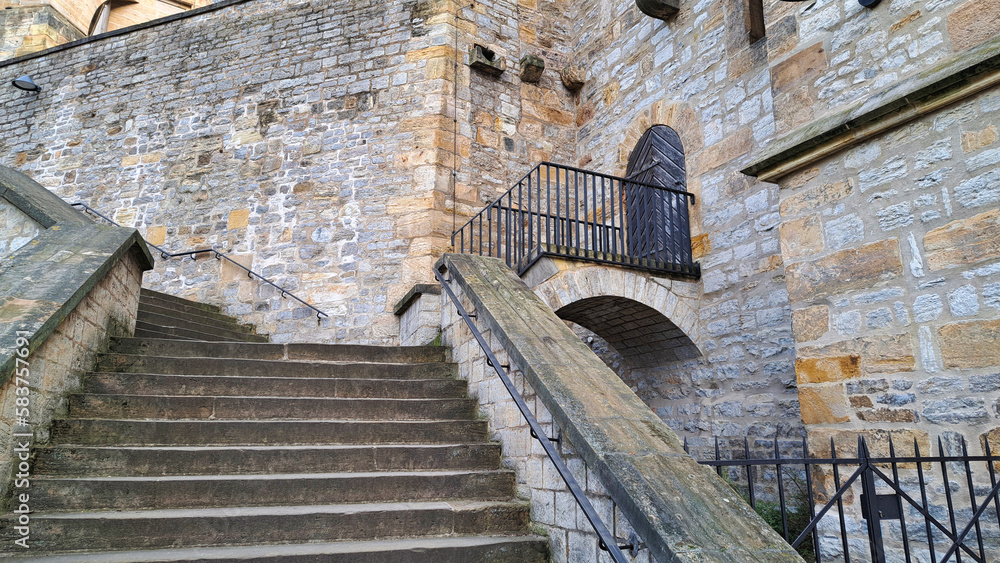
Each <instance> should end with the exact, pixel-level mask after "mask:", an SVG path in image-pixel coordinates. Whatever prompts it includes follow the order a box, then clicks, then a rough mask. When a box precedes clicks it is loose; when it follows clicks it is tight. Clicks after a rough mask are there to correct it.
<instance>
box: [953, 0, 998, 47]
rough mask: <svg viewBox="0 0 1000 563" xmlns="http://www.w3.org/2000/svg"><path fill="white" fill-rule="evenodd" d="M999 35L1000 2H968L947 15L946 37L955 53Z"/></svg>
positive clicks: (995, 0)
mask: <svg viewBox="0 0 1000 563" xmlns="http://www.w3.org/2000/svg"><path fill="white" fill-rule="evenodd" d="M998 34H1000V0H969V1H968V2H966V3H964V4H962V5H961V6H959V7H958V8H955V9H954V10H952V12H951V13H950V14H948V35H949V36H951V45H952V47H953V48H954V49H955V50H956V51H962V50H965V49H968V48H970V47H975V46H976V45H979V44H980V43H982V42H983V41H986V40H987V39H991V38H993V37H996V36H997V35H998Z"/></svg>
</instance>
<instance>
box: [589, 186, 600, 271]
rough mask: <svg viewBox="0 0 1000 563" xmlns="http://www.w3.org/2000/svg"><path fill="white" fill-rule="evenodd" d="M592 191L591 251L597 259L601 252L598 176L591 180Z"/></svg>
mask: <svg viewBox="0 0 1000 563" xmlns="http://www.w3.org/2000/svg"><path fill="white" fill-rule="evenodd" d="M590 191H591V192H592V193H591V195H592V196H593V197H592V198H591V204H590V205H591V207H593V209H592V210H591V213H592V214H593V215H594V217H593V218H592V220H591V221H590V251H591V252H592V253H593V258H594V259H596V258H597V252H598V250H599V247H598V244H597V176H591V178H590Z"/></svg>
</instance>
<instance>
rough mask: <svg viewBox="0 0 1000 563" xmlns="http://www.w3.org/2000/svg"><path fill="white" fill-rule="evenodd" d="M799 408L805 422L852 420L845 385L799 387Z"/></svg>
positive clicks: (819, 422)
mask: <svg viewBox="0 0 1000 563" xmlns="http://www.w3.org/2000/svg"><path fill="white" fill-rule="evenodd" d="M799 410H800V411H801V412H802V422H804V423H805V424H826V423H831V422H847V421H849V420H851V417H850V415H849V413H850V407H849V406H848V405H847V396H846V395H844V387H843V385H829V386H822V387H820V386H816V387H813V386H808V387H800V388H799Z"/></svg>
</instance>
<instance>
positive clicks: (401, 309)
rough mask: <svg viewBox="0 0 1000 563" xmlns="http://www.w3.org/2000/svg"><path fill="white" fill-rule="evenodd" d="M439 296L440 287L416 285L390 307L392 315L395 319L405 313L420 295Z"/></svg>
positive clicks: (427, 284) (428, 284)
mask: <svg viewBox="0 0 1000 563" xmlns="http://www.w3.org/2000/svg"><path fill="white" fill-rule="evenodd" d="M424 294H426V295H441V287H440V286H438V285H435V284H430V283H418V284H416V285H414V286H413V287H411V288H410V291H407V292H406V295H404V296H403V297H402V299H400V300H399V301H396V304H395V305H393V307H392V314H394V315H396V316H397V317H398V316H400V315H402V314H403V313H405V312H406V310H407V309H409V308H410V306H411V305H413V302H414V301H416V300H417V299H419V298H420V296H421V295H424Z"/></svg>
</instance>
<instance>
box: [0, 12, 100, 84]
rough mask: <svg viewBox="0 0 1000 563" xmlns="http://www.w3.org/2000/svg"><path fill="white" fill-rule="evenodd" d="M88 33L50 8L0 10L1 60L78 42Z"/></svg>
mask: <svg viewBox="0 0 1000 563" xmlns="http://www.w3.org/2000/svg"><path fill="white" fill-rule="evenodd" d="M0 7H2V6H0ZM85 34H86V33H85V31H80V30H79V29H77V27H76V26H74V25H73V24H72V23H71V22H70V21H69V20H68V19H67V18H66V17H65V16H64V15H63V14H61V13H59V12H58V11H56V10H53V9H52V8H51V7H49V6H25V7H17V8H11V9H5V10H3V11H0V60H4V59H10V58H14V57H19V56H21V55H27V54H29V53H34V52H37V51H41V50H43V49H48V48H49V47H55V46H56V45H61V44H63V43H68V42H70V41H75V40H77V39H80V38H81V37H83V36H84V35H85ZM15 78H16V77H15Z"/></svg>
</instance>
